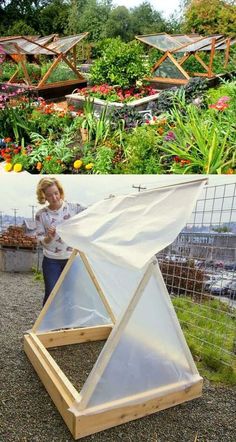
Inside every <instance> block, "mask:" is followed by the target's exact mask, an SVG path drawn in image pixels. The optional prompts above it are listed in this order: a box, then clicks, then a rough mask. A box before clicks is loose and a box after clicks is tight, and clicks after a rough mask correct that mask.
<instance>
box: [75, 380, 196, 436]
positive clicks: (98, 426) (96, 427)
mask: <svg viewBox="0 0 236 442" xmlns="http://www.w3.org/2000/svg"><path fill="white" fill-rule="evenodd" d="M114 382H115V380H114ZM201 394H202V380H199V381H198V382H196V383H195V384H193V385H192V386H188V387H185V388H183V390H182V391H177V392H173V393H168V394H164V395H163V396H160V397H156V398H153V399H150V400H147V401H143V402H141V403H139V404H136V405H131V406H120V407H117V408H116V407H115V408H113V409H110V410H105V411H101V410H100V412H98V413H97V414H88V415H82V413H81V415H78V416H77V417H76V430H75V436H74V437H75V439H79V438H81V437H84V436H88V435H90V434H94V433H97V432H98V431H102V430H105V429H107V428H111V427H114V426H117V425H121V424H124V423H125V422H129V421H131V420H135V419H139V418H141V417H144V416H148V415H149V414H152V413H156V412H157V411H160V410H164V409H166V408H170V407H173V406H175V405H177V404H181V403H182V402H186V401H190V400H192V399H195V398H197V397H200V396H201Z"/></svg>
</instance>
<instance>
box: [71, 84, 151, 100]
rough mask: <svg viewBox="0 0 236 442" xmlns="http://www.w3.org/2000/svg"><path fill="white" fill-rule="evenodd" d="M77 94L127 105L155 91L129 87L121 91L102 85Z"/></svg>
mask: <svg viewBox="0 0 236 442" xmlns="http://www.w3.org/2000/svg"><path fill="white" fill-rule="evenodd" d="M79 93H80V94H81V95H84V96H85V97H95V98H100V99H102V100H107V101H110V102H114V101H116V102H121V103H127V102H129V101H132V100H138V99H139V98H143V97H147V96H150V95H154V94H155V93H156V90H155V89H153V88H152V87H150V86H142V87H140V88H138V87H130V88H129V89H122V88H120V87H116V86H109V85H108V84H102V85H100V86H92V87H86V88H83V89H80V91H79Z"/></svg>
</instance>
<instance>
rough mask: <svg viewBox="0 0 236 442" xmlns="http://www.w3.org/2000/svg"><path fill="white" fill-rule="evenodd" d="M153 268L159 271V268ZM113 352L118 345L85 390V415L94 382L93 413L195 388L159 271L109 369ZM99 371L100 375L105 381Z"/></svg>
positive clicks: (190, 364) (99, 362)
mask: <svg viewBox="0 0 236 442" xmlns="http://www.w3.org/2000/svg"><path fill="white" fill-rule="evenodd" d="M151 266H152V267H154V264H151ZM119 327H120V325H119V324H117V325H116V328H114V329H113V331H112V333H111V335H110V339H109V341H112V339H113V337H115V335H116V333H117V329H119ZM110 348H112V343H111V342H110V343H109V342H108V341H107V343H106V344H105V346H104V348H103V350H102V352H101V354H100V356H99V358H98V360H97V363H96V365H95V366H94V369H93V371H92V372H91V375H90V376H89V377H88V379H87V381H86V383H85V385H84V387H83V389H82V391H81V403H80V404H78V409H79V410H80V411H81V410H83V408H84V407H83V399H84V395H86V391H87V388H88V387H89V386H91V385H93V383H95V388H94V391H93V392H92V394H91V397H90V398H89V400H88V403H87V404H85V408H87V409H89V408H91V407H94V406H101V405H104V407H106V404H108V405H109V407H113V406H116V401H119V400H120V399H122V400H124V402H126V401H133V402H139V401H140V395H142V394H143V393H145V394H147V396H148V395H150V396H151V395H152V394H153V390H158V389H160V390H162V389H163V387H166V386H169V389H170V391H172V389H176V388H178V385H191V384H192V383H193V382H194V381H196V379H198V380H199V379H200V376H199V375H198V372H197V369H196V367H195V364H194V362H193V359H192V356H191V354H190V352H189V349H188V347H187V344H186V342H185V338H184V336H183V333H182V331H181V329H180V326H179V323H178V320H177V317H176V314H175V311H174V309H173V307H172V304H171V300H170V298H169V295H168V293H167V290H166V287H165V284H164V281H163V279H162V276H161V272H160V270H159V268H157V269H154V268H153V270H152V274H151V277H150V279H149V281H148V283H147V284H146V286H145V289H144V291H143V293H142V295H141V297H140V299H139V300H138V302H137V305H136V307H135V309H134V310H133V312H132V313H131V316H130V317H129V318H128V320H127V323H126V325H125V326H124V328H123V330H122V333H121V336H120V339H119V341H118V343H117V345H116V346H115V345H114V348H113V352H112V354H110V358H109V360H108V362H107V364H105V366H104V365H103V358H104V356H105V355H106V354H107V353H108V352H109V351H110ZM101 367H103V370H102V368H101ZM96 372H99V373H100V379H99V380H98V379H97V376H96Z"/></svg>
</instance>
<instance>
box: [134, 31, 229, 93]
mask: <svg viewBox="0 0 236 442" xmlns="http://www.w3.org/2000/svg"><path fill="white" fill-rule="evenodd" d="M136 38H137V40H139V41H141V42H142V43H145V44H147V45H149V46H151V47H153V48H156V49H158V50H159V51H161V52H164V54H163V56H162V57H161V58H160V59H159V60H157V61H156V63H155V64H154V66H153V67H152V77H151V78H147V80H149V81H155V82H158V83H168V84H170V85H171V84H177V85H178V84H180V85H181V84H186V83H187V82H188V81H189V80H190V78H191V77H206V78H212V77H214V76H215V73H214V69H213V61H214V57H215V54H216V51H221V52H224V53H225V57H224V68H226V67H227V66H228V63H229V57H230V48H231V46H232V45H234V44H235V43H236V38H227V37H224V36H223V35H221V34H219V35H211V36H204V37H203V36H200V35H197V34H190V35H184V34H176V35H174V34H173V35H170V34H166V33H160V34H147V35H137V36H136ZM202 52H207V53H209V62H208V64H206V63H205V62H204V61H203V59H202V56H201V53H202ZM190 57H194V58H195V60H196V61H197V62H198V64H199V66H200V65H201V66H202V68H203V69H204V72H192V73H190V72H188V71H187V70H186V69H185V68H184V63H185V62H186V61H187V60H188V59H189V58H190Z"/></svg>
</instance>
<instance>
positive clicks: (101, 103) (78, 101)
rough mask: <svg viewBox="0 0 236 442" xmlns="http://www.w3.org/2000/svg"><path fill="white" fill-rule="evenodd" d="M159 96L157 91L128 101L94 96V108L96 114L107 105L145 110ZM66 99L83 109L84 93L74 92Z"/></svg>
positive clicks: (115, 107)
mask: <svg viewBox="0 0 236 442" xmlns="http://www.w3.org/2000/svg"><path fill="white" fill-rule="evenodd" d="M158 96H159V91H158V92H157V93H156V94H154V95H149V96H148V97H144V98H140V99H138V100H133V101H131V102H129V103H125V104H123V103H118V102H116V101H114V102H110V101H106V100H101V99H100V98H94V99H93V100H94V110H95V112H96V113H97V114H99V115H100V114H101V112H102V111H103V109H104V108H105V107H106V106H107V110H108V112H109V110H113V109H120V108H122V107H124V106H125V105H127V106H129V107H131V108H135V110H137V111H145V110H146V109H147V108H148V105H149V104H150V103H152V102H153V101H156V100H157V99H158ZM66 100H67V102H68V105H72V106H74V107H75V109H76V110H79V109H83V107H84V102H85V100H86V97H85V96H84V95H80V94H79V93H74V94H70V95H66Z"/></svg>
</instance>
